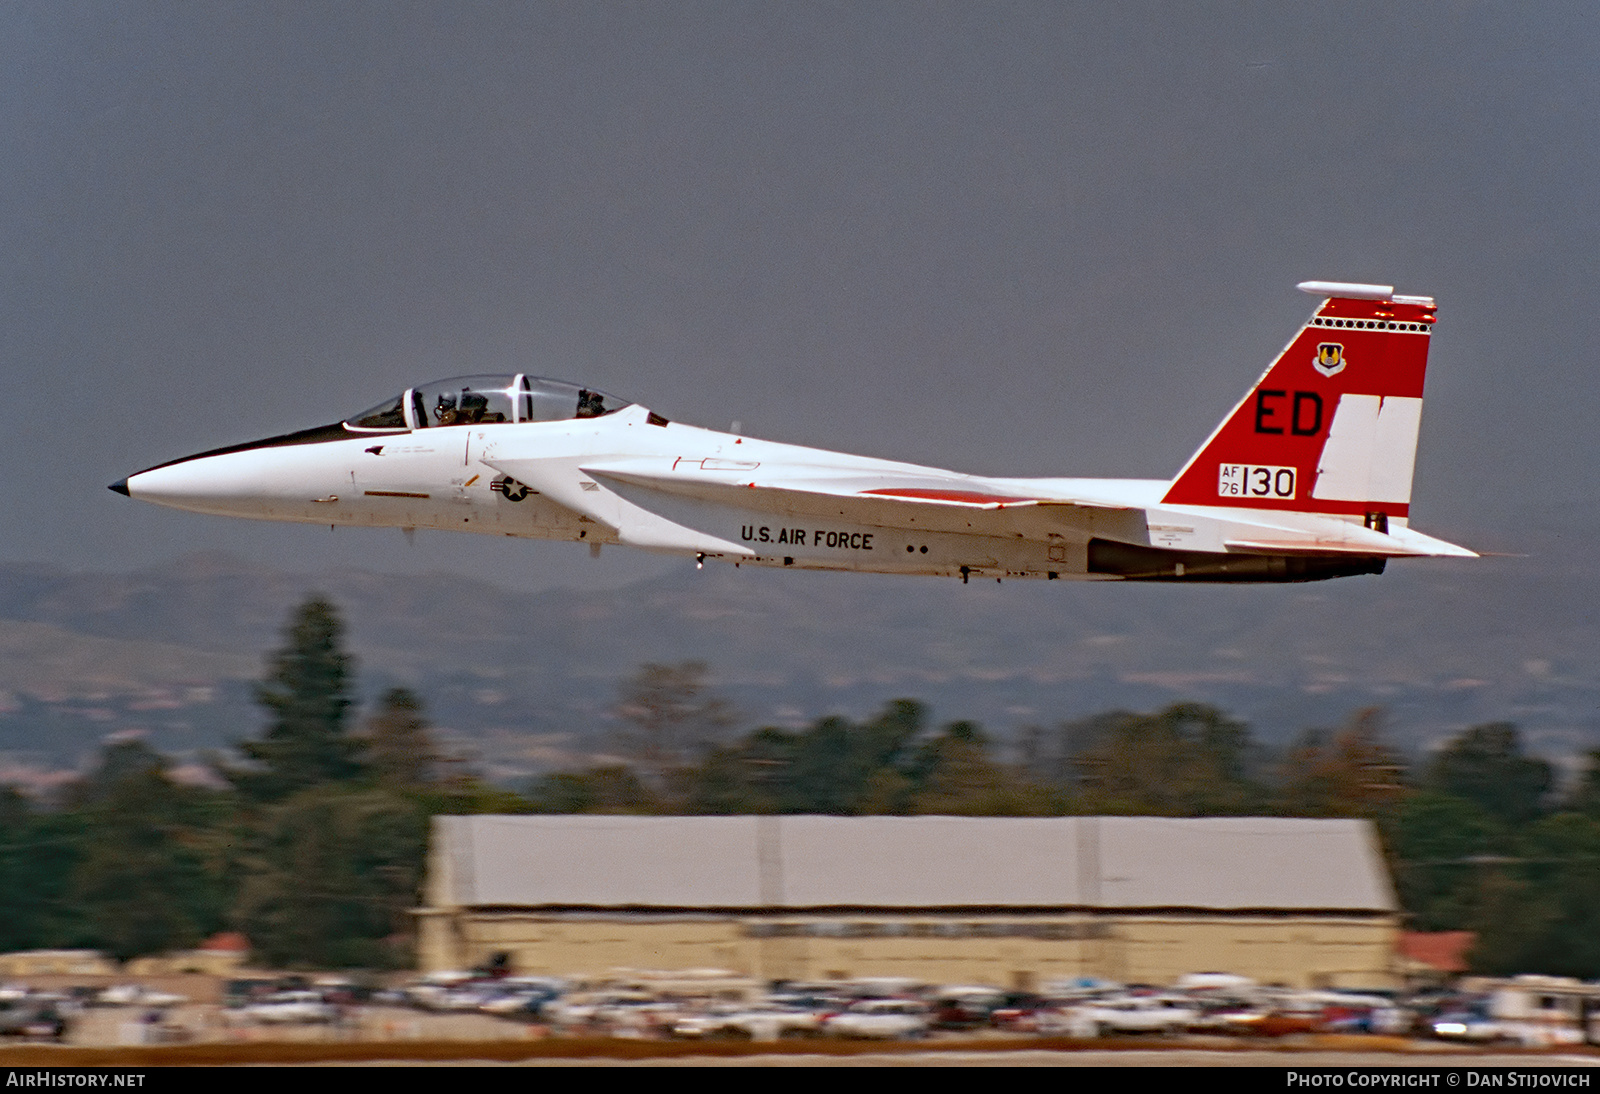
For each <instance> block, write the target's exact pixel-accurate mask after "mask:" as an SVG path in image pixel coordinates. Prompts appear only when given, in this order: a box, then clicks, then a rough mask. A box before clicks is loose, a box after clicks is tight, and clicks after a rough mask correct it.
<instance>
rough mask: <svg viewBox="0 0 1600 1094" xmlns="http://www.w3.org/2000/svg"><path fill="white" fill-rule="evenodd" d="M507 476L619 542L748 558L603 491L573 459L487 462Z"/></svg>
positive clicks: (738, 548) (713, 538)
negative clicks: (591, 522)
mask: <svg viewBox="0 0 1600 1094" xmlns="http://www.w3.org/2000/svg"><path fill="white" fill-rule="evenodd" d="M483 462H484V463H485V464H487V465H488V466H489V467H492V468H494V469H495V470H496V471H498V472H500V473H501V474H503V475H509V476H511V477H512V478H514V479H516V480H517V481H518V482H520V483H523V484H525V485H527V486H530V487H532V488H533V489H534V490H537V491H538V492H539V493H541V494H543V495H545V496H546V497H548V498H549V499H550V500H552V501H554V502H557V503H558V504H561V505H564V506H566V507H567V508H568V509H571V510H572V511H573V512H575V513H577V514H579V515H580V516H584V517H587V518H589V519H590V520H592V521H594V522H595V523H597V524H600V525H601V526H603V527H605V528H607V529H609V530H610V531H611V532H612V533H613V534H615V536H616V537H617V540H618V542H620V543H624V544H627V545H628V546H630V547H643V548H647V549H650V550H658V551H694V552H698V553H700V554H706V555H728V556H732V557H734V558H750V557H753V556H754V555H755V552H754V551H752V550H750V548H748V547H743V546H740V545H739V544H737V543H732V542H729V541H728V540H725V539H721V538H719V537H717V536H712V535H707V534H706V533H704V532H700V531H698V530H696V529H694V528H688V527H685V526H684V525H682V524H678V523H676V522H674V521H670V520H668V519H666V518H665V517H663V516H661V515H659V514H657V513H653V512H651V511H650V510H648V509H645V508H642V507H640V506H638V505H635V504H634V503H633V502H631V501H629V500H627V499H626V498H623V497H619V496H618V495H617V494H615V493H614V492H612V491H610V490H604V489H601V488H600V486H599V484H598V483H596V482H595V481H594V480H593V479H592V478H591V477H590V475H591V474H592V473H591V472H588V471H586V470H584V469H583V468H580V467H579V466H578V464H579V463H580V462H581V461H580V460H577V459H574V458H571V457H566V458H563V457H552V458H545V459H492V458H486V459H484V461H483Z"/></svg>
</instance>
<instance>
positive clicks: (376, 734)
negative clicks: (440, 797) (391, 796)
mask: <svg viewBox="0 0 1600 1094" xmlns="http://www.w3.org/2000/svg"><path fill="white" fill-rule="evenodd" d="M362 728H363V732H362V736H361V744H362V746H363V750H364V753H365V761H366V766H367V768H368V770H369V772H370V773H371V775H372V776H373V778H374V779H375V780H376V781H377V782H378V784H379V785H381V786H387V787H390V788H391V789H397V790H413V789H421V788H424V787H431V786H434V785H435V784H436V783H437V782H438V781H439V777H440V771H439V768H440V766H441V764H442V763H443V761H444V756H443V755H442V754H441V753H440V751H439V748H438V746H437V745H436V744H435V743H434V740H433V733H432V731H431V730H430V729H429V728H428V720H427V718H426V717H424V716H423V711H422V700H421V699H419V698H417V695H416V693H415V692H413V691H411V690H410V689H409V688H390V689H389V690H388V691H387V692H385V693H384V695H383V698H382V699H381V700H380V701H379V704H378V710H377V713H375V714H373V715H372V716H371V717H370V718H368V719H367V721H366V724H365V725H364V726H363V727H362Z"/></svg>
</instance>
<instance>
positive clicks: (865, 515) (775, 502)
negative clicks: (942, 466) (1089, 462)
mask: <svg viewBox="0 0 1600 1094" xmlns="http://www.w3.org/2000/svg"><path fill="white" fill-rule="evenodd" d="M583 470H584V471H585V472H586V473H587V474H589V475H592V476H593V477H594V478H596V479H599V480H601V481H603V482H605V483H606V484H607V485H608V486H611V487H613V488H615V489H618V490H620V491H621V492H623V493H625V494H631V495H633V496H634V497H638V498H641V499H642V500H647V497H648V495H649V494H651V493H657V494H668V495H674V496H677V497H682V498H688V499H693V500H696V501H702V502H709V503H711V504H715V505H732V506H737V507H740V508H746V509H759V510H764V511H768V512H772V513H776V514H784V515H789V516H816V517H840V518H844V519H847V520H852V521H855V522H858V523H862V524H882V525H885V526H887V527H904V526H907V525H915V526H920V527H923V528H926V529H928V530H930V531H937V530H949V531H960V532H970V531H973V530H974V528H975V526H979V527H982V526H992V527H993V529H994V530H995V531H1007V532H1009V531H1013V530H1016V527H1015V526H1016V525H1017V524H1018V523H1019V520H1018V519H1016V518H1022V519H1021V521H1020V523H1024V524H1028V523H1039V522H1040V521H1039V518H1040V517H1045V514H1044V513H1035V514H1034V520H1031V521H1030V520H1028V519H1027V518H1026V517H1024V516H1023V514H1021V513H1012V512H1010V511H1012V510H1029V509H1032V510H1051V511H1053V512H1051V513H1050V517H1056V518H1061V517H1067V516H1068V511H1070V510H1073V509H1097V510H1125V509H1129V508H1131V507H1129V506H1124V505H1120V504H1117V503H1116V502H1114V501H1111V500H1107V499H1094V498H1087V497H1083V498H1079V497H1058V496H1051V495H1048V494H1043V493H1039V492H1029V491H1019V490H1018V489H1016V488H1015V486H1014V485H1012V484H1006V483H1000V482H990V481H987V480H984V479H980V478H976V477H974V476H967V475H940V474H938V473H937V472H933V471H931V470H929V471H924V470H922V469H920V468H907V469H905V470H899V469H890V468H882V469H880V468H873V469H870V470H858V469H854V468H848V467H822V466H811V467H807V466H798V467H797V466H792V465H791V466H785V467H781V468H777V469H775V470H767V469H764V468H761V467H760V465H759V464H757V463H755V462H754V461H750V462H742V461H736V460H722V459H705V460H692V461H691V460H682V459H676V460H675V459H671V458H667V457H659V458H642V459H619V460H604V461H597V462H591V463H585V464H584V465H583ZM1002 513H1004V514H1005V517H1004V518H1002ZM986 515H992V516H990V517H989V518H988V519H985V516H986ZM1048 519H1049V518H1046V520H1048ZM1069 519H1070V518H1069Z"/></svg>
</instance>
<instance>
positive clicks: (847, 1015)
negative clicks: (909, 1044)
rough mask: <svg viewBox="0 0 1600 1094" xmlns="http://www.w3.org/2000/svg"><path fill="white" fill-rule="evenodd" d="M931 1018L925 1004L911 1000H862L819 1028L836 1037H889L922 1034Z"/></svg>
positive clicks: (832, 1017)
mask: <svg viewBox="0 0 1600 1094" xmlns="http://www.w3.org/2000/svg"><path fill="white" fill-rule="evenodd" d="M932 1020H933V1019H932V1015H931V1014H930V1013H929V1010H928V1006H927V1004H926V1003H920V1002H917V1001H916V1000H914V999H863V1000H861V1001H860V1002H857V1003H852V1004H850V1006H849V1007H847V1008H845V1009H844V1010H842V1011H840V1012H839V1013H838V1014H831V1015H829V1016H828V1017H827V1018H825V1019H824V1020H823V1023H822V1028H823V1030H824V1031H825V1032H827V1033H831V1034H833V1035H834V1036H836V1037H869V1038H874V1039H881V1040H892V1039H894V1038H899V1037H925V1036H927V1034H928V1027H929V1026H930V1025H931V1024H932Z"/></svg>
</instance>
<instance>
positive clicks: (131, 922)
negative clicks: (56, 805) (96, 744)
mask: <svg viewBox="0 0 1600 1094" xmlns="http://www.w3.org/2000/svg"><path fill="white" fill-rule="evenodd" d="M166 766H167V761H166V758H165V757H163V756H161V755H160V754H159V753H157V752H155V751H153V750H152V749H150V748H149V747H148V746H146V745H145V744H144V743H143V742H142V741H127V742H120V743H117V744H113V745H111V746H109V747H108V748H107V749H106V750H105V752H104V753H102V756H101V762H100V767H99V770H97V771H96V772H95V773H94V774H93V775H91V776H90V777H89V778H88V779H87V780H85V782H84V783H83V785H82V786H81V787H80V788H79V792H78V793H77V794H76V795H74V796H75V797H77V798H78V799H79V800H80V801H81V803H82V808H81V813H82V819H83V824H84V837H85V838H84V843H83V851H82V858H81V860H80V861H79V862H78V864H77V868H76V869H75V870H74V872H73V878H72V883H73V884H72V888H73V895H74V897H75V900H76V903H77V904H78V906H79V908H80V909H81V912H82V914H83V917H84V923H85V927H86V928H87V930H88V931H89V932H90V937H91V938H92V940H93V941H94V943H95V944H96V945H97V946H99V947H100V948H102V949H104V950H105V951H106V952H107V953H109V954H110V955H111V956H113V957H115V958H117V959H118V960H122V961H125V960H127V959H128V958H131V957H137V956H140V955H143V954H151V953H161V952H164V951H166V950H171V949H179V948H183V947H186V946H192V945H194V944H195V943H197V942H198V941H199V940H200V938H201V937H202V936H204V935H205V934H208V933H210V932H212V931H215V930H217V929H218V928H219V927H221V926H222V912H223V907H224V904H225V895H224V893H225V888H224V887H225V878H224V873H225V864H224V863H220V862H216V861H214V860H213V861H208V856H207V855H206V853H205V850H206V842H207V841H206V833H207V831H208V829H209V828H210V827H211V826H212V825H213V823H214V822H215V820H216V817H215V816H214V815H213V814H214V812H215V811H214V810H211V809H208V808H207V802H206V801H205V799H206V798H207V797H210V796H211V795H210V794H209V792H207V791H203V790H198V789H195V788H192V787H185V786H180V785H178V784H177V783H175V782H173V781H172V780H171V779H170V778H169V777H168V776H167V773H166Z"/></svg>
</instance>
